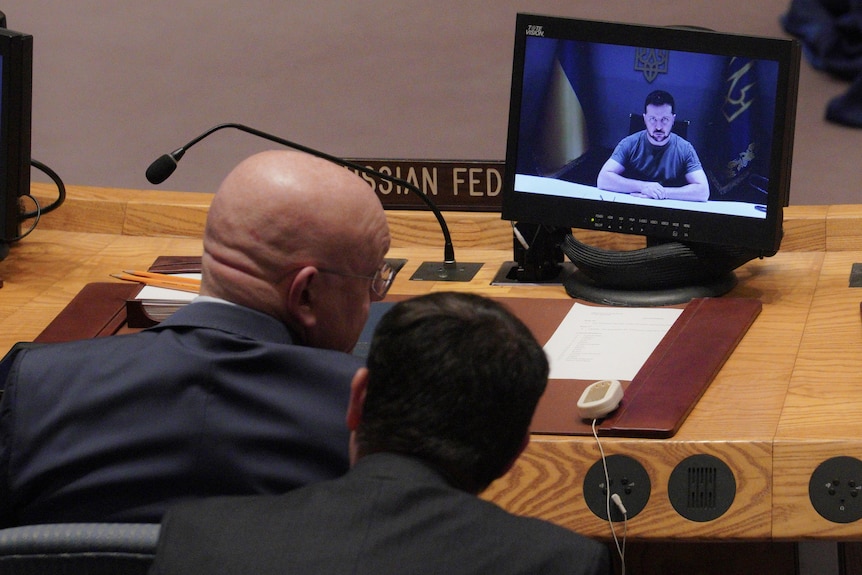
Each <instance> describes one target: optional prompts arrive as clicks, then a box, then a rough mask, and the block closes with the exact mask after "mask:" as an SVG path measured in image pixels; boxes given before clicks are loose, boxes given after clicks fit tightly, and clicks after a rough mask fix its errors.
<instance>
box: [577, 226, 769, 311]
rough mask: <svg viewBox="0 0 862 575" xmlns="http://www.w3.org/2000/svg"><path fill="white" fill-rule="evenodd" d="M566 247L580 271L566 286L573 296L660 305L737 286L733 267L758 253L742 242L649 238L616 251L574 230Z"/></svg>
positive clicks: (718, 293) (609, 302) (715, 294)
mask: <svg viewBox="0 0 862 575" xmlns="http://www.w3.org/2000/svg"><path fill="white" fill-rule="evenodd" d="M562 249H563V252H564V253H565V255H566V256H567V257H568V258H569V259H570V260H571V261H572V262H573V263H574V264H575V266H576V267H577V269H578V271H577V272H575V273H573V274H572V275H570V276H568V277H567V278H566V279H565V280H564V282H563V286H564V287H565V289H566V293H568V294H569V295H570V296H571V297H574V298H579V299H584V300H586V301H591V302H595V303H601V304H606V305H618V306H660V305H673V304H679V303H686V302H688V301H690V300H691V299H693V298H699V297H718V296H721V295H724V294H726V293H727V292H729V291H730V290H731V289H733V288H734V286H736V283H737V278H736V274H734V272H733V270H735V269H736V268H738V267H739V266H741V265H742V264H744V263H746V262H748V261H750V260H752V259H754V258H756V257H758V256H759V254H756V253H752V252H751V251H750V250H744V249H740V248H733V247H725V246H711V245H705V244H692V243H684V242H677V241H671V242H666V243H657V242H656V241H652V240H648V245H647V247H645V248H641V249H638V250H629V251H612V250H605V249H601V248H596V247H592V246H588V245H586V244H583V243H581V242H579V241H578V240H576V239H575V238H574V236H572V235H571V234H569V235H567V236H566V237H565V239H564V242H563V246H562Z"/></svg>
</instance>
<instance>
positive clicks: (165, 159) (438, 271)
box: [147, 123, 482, 281]
mask: <svg viewBox="0 0 862 575" xmlns="http://www.w3.org/2000/svg"><path fill="white" fill-rule="evenodd" d="M225 128H232V129H235V130H240V131H243V132H247V133H249V134H252V135H254V136H257V137H259V138H263V139H265V140H269V141H271V142H275V143H276V144H281V145H282V146H286V147H288V148H293V149H294V150H299V151H301V152H305V153H306V154H310V155H312V156H316V157H318V158H323V159H324V160H328V161H330V162H332V163H334V164H338V165H340V166H344V167H346V168H350V169H352V170H355V171H358V172H362V173H364V174H367V175H369V176H372V177H375V178H380V179H381V180H385V181H388V182H391V183H393V184H395V185H397V186H401V187H403V188H405V189H407V190H410V191H411V192H413V193H414V194H416V195H417V196H419V198H420V199H421V200H422V201H423V202H424V203H425V205H426V206H428V208H429V209H430V210H431V212H432V213H433V214H434V217H436V218H437V222H438V223H439V224H440V229H441V231H442V232H443V240H444V244H443V261H442V262H425V263H423V264H422V265H421V266H419V269H417V270H416V272H415V273H414V274H413V275H412V276H411V277H410V279H411V280H434V281H470V280H472V279H473V276H474V275H476V272H477V271H478V270H479V268H481V267H482V264H481V263H478V264H477V263H466V264H465V263H461V264H459V263H457V262H456V261H455V248H454V247H453V246H452V237H451V236H450V234H449V226H447V225H446V220H444V219H443V214H442V213H441V212H440V209H439V208H438V207H437V205H436V204H435V203H434V202H433V201H431V198H429V197H428V196H427V195H426V194H424V193H423V192H422V190H420V189H419V188H418V187H417V186H416V185H414V184H411V183H410V182H408V181H407V180H404V179H401V178H397V177H395V176H391V175H389V174H384V173H383V172H379V171H377V170H374V169H372V168H369V167H367V166H363V165H361V164H357V163H355V162H351V161H349V160H345V159H342V158H338V157H336V156H332V155H330V154H327V153H325V152H321V151H320V150H315V149H313V148H309V147H308V146H303V145H302V144H297V143H296V142H291V141H290V140H286V139H284V138H280V137H278V136H275V135H273V134H269V133H267V132H263V131H261V130H258V129H256V128H251V127H249V126H245V125H243V124H236V123H225V124H218V125H217V126H213V127H212V128H210V129H209V130H207V131H205V132H204V133H202V134H201V135H199V136H197V137H196V138H193V139H192V140H190V141H189V142H188V143H187V144H186V145H184V146H182V147H180V148H177V149H176V150H174V151H173V152H171V153H169V154H164V155H163V156H160V157H158V158H157V159H156V160H155V161H154V162H153V163H152V164H150V166H149V167H148V168H147V181H149V182H150V183H151V184H161V183H162V182H164V181H165V180H167V179H168V178H169V177H170V176H171V174H173V173H174V170H176V169H177V163H178V162H179V161H180V159H182V157H183V156H184V155H185V153H186V151H187V150H188V149H189V148H191V147H192V146H194V145H195V144H197V143H198V142H200V141H201V140H203V139H204V138H206V137H207V136H209V135H210V134H212V133H214V132H218V131H219V130H223V129H225Z"/></svg>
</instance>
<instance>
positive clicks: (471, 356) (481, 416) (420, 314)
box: [356, 292, 548, 493]
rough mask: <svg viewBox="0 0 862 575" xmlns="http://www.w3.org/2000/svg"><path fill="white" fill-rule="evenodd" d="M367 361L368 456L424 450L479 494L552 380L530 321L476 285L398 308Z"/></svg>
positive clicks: (515, 447) (514, 450)
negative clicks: (475, 290) (467, 290)
mask: <svg viewBox="0 0 862 575" xmlns="http://www.w3.org/2000/svg"><path fill="white" fill-rule="evenodd" d="M367 365H368V370H369V379H368V388H367V391H366V396H365V403H364V406H363V410H362V421H361V422H360V424H359V427H358V428H357V430H356V443H357V446H358V451H359V454H360V455H365V454H368V453H373V452H378V451H389V452H396V453H401V454H406V455H412V456H415V457H419V458H421V459H423V460H424V461H426V462H428V463H430V464H431V465H434V466H435V467H436V468H437V469H439V470H440V471H442V472H443V473H444V474H446V475H447V477H448V479H449V480H450V481H451V482H452V483H453V484H454V485H455V486H456V487H459V488H461V489H464V490H465V491H469V492H472V493H478V492H480V491H482V490H483V489H485V487H487V486H488V485H489V484H490V483H491V482H492V481H493V480H495V479H497V478H498V477H499V476H501V475H502V474H503V473H505V471H506V470H507V468H508V465H509V464H510V463H511V462H512V461H513V460H514V458H515V457H517V455H518V453H519V452H520V448H521V446H522V444H523V441H524V439H525V437H526V434H527V432H528V429H529V425H530V420H531V419H532V417H533V412H534V411H535V408H536V404H537V403H538V401H539V398H540V397H541V395H542V393H543V392H544V390H545V386H546V384H547V379H548V361H547V358H546V357H545V353H544V350H543V349H542V347H541V346H540V345H539V344H538V342H537V341H536V340H535V338H534V337H533V336H532V334H531V333H530V331H529V329H528V328H527V327H526V326H525V325H524V324H523V323H522V322H521V321H520V320H519V319H517V318H516V317H515V316H514V315H512V314H511V313H510V312H509V311H507V310H506V309H505V308H504V307H503V306H502V305H501V304H498V303H496V302H494V301H492V300H490V299H488V298H485V297H482V296H478V295H474V294H468V293H453V292H437V293H433V294H428V295H425V296H420V297H417V298H413V299H410V300H406V301H403V302H400V303H398V304H396V305H395V306H393V307H392V309H391V310H389V312H388V313H387V314H386V315H385V316H384V317H383V318H382V319H381V320H380V323H379V324H378V326H377V330H376V331H375V334H374V337H373V338H372V342H371V349H370V351H369V355H368V363H367Z"/></svg>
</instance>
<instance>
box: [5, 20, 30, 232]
mask: <svg viewBox="0 0 862 575" xmlns="http://www.w3.org/2000/svg"><path fill="white" fill-rule="evenodd" d="M0 57H2V90H0V210H2V214H0V216H2V217H0V242H7V243H8V242H12V241H14V240H16V239H17V238H18V237H19V235H20V208H19V201H18V199H19V198H20V197H21V196H24V195H28V194H29V193H30V153H31V130H32V124H31V122H32V106H33V36H31V35H29V34H24V33H21V32H15V31H13V30H8V29H5V28H0Z"/></svg>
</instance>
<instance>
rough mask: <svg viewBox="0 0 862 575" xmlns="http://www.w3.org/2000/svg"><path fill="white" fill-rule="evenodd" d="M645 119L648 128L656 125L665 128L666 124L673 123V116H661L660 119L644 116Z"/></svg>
mask: <svg viewBox="0 0 862 575" xmlns="http://www.w3.org/2000/svg"><path fill="white" fill-rule="evenodd" d="M645 118H646V121H647V122H648V123H649V125H650V126H655V125H656V124H661V125H662V126H667V125H668V124H670V123H671V122H673V116H662V117H661V118H656V117H655V116H645Z"/></svg>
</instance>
